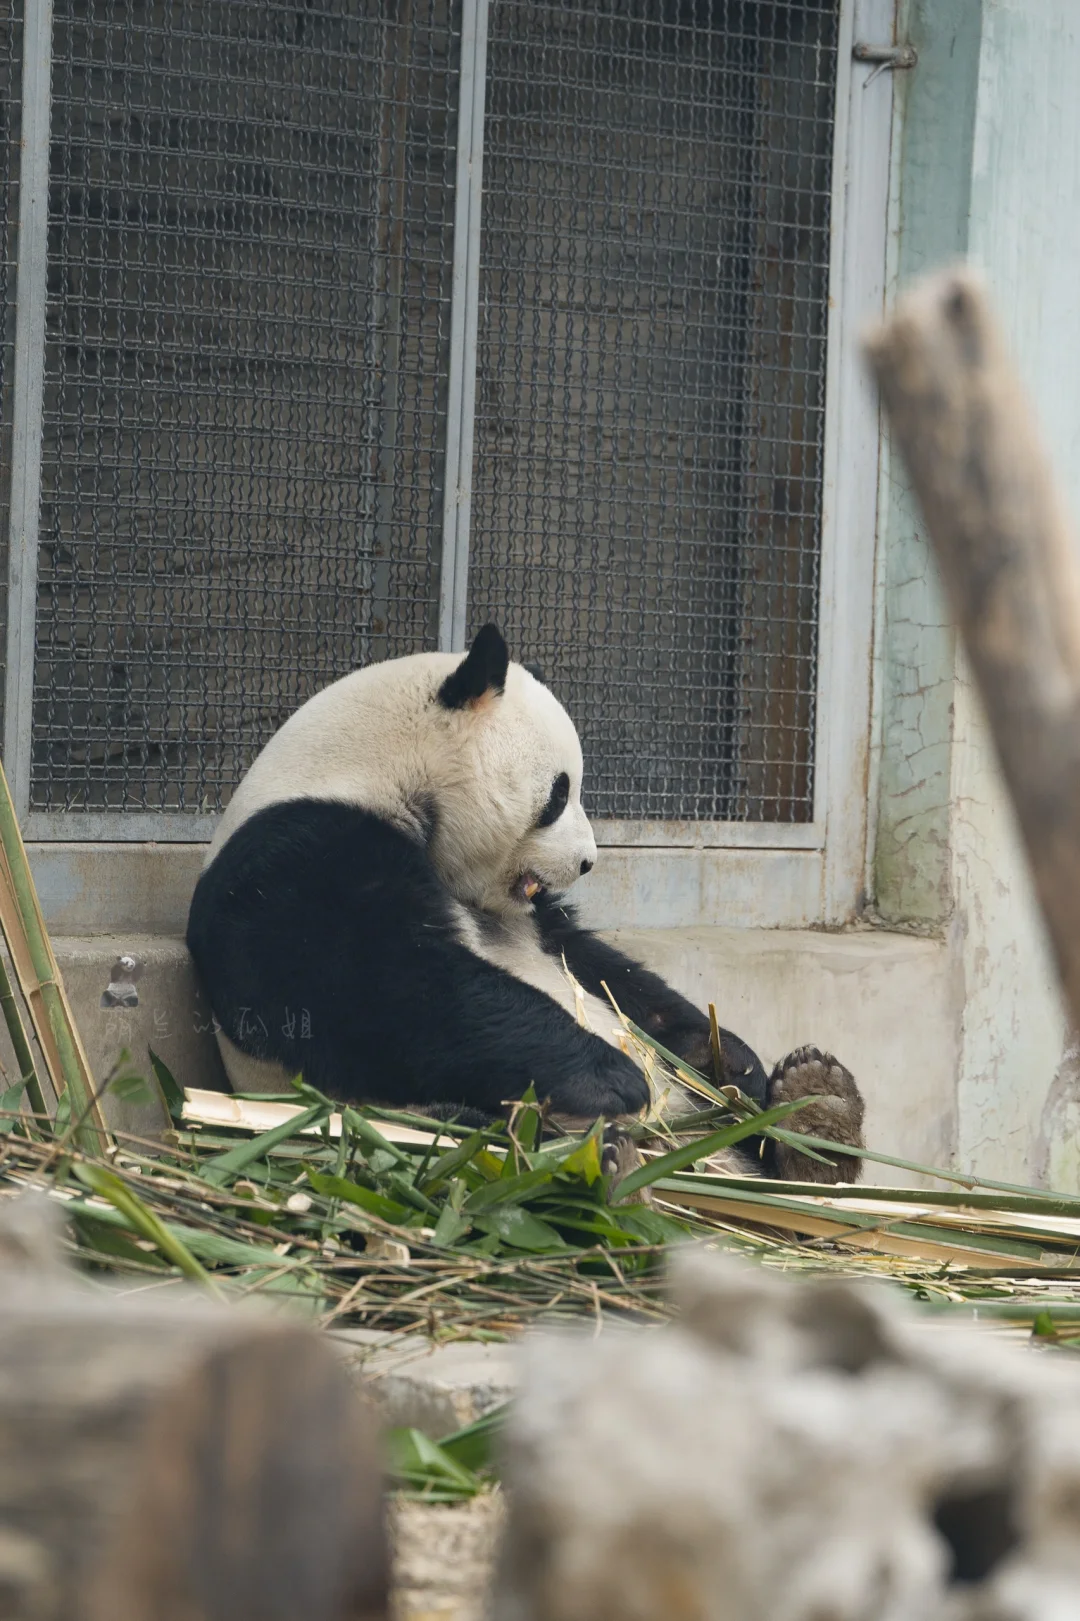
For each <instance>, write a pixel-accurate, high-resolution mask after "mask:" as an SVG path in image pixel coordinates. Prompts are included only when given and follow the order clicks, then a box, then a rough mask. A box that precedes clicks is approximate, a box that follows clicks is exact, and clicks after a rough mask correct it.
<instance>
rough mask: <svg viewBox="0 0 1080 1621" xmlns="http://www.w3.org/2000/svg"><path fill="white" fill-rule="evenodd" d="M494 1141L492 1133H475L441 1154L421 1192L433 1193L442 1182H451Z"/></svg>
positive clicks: (422, 1185)
mask: <svg viewBox="0 0 1080 1621" xmlns="http://www.w3.org/2000/svg"><path fill="white" fill-rule="evenodd" d="M492 1140H493V1133H492V1132H490V1131H474V1132H472V1133H471V1134H470V1135H469V1136H468V1137H466V1138H465V1140H464V1142H461V1143H459V1144H458V1145H457V1147H456V1148H448V1149H447V1151H446V1153H445V1154H441V1155H440V1156H439V1158H438V1159H437V1160H436V1161H435V1163H434V1165H433V1166H432V1167H431V1170H430V1172H429V1174H428V1176H427V1177H426V1178H425V1180H424V1181H423V1182H422V1183H421V1184H420V1186H421V1191H422V1192H424V1193H431V1192H432V1190H433V1189H434V1188H437V1187H438V1185H439V1183H440V1182H446V1181H449V1179H450V1178H451V1177H452V1176H456V1175H457V1173H458V1171H460V1170H461V1167H462V1166H463V1165H468V1163H469V1161H470V1160H471V1159H472V1157H473V1155H474V1154H476V1153H478V1152H479V1150H480V1149H481V1148H483V1147H484V1145H485V1143H489V1142H491V1141H492Z"/></svg>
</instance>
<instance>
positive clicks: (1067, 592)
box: [867, 269, 1080, 1029]
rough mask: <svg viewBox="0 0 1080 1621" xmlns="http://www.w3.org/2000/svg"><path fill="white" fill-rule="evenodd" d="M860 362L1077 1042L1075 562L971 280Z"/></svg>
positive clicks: (901, 313)
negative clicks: (911, 498) (894, 449)
mask: <svg viewBox="0 0 1080 1621" xmlns="http://www.w3.org/2000/svg"><path fill="white" fill-rule="evenodd" d="M867 353H868V355H869V359H870V364H871V367H872V368H873V371H874V374H875V376H876V377H877V380H878V384H879V386H880V389H881V394H882V398H883V400H884V402H885V407H886V410H887V412H888V415H889V420H890V424H891V428H892V433H893V437H894V439H895V441H896V443H897V445H898V446H899V448H900V451H901V452H902V454H903V458H904V462H905V464H906V466H907V468H908V471H909V472H910V474H911V481H912V484H913V486H914V489H915V493H916V495H917V496H918V498H919V503H920V505H921V507H922V510H923V515H924V517H925V519H926V525H927V528H928V530H929V532H930V537H931V539H932V540H933V543H934V549H935V551H936V554H937V559H938V562H939V564H940V566H941V572H942V575H943V577H944V581H945V586H946V590H947V592H948V596H949V601H950V604H951V607H952V612H953V615H954V617H955V619H956V621H957V623H958V625H959V627H960V631H961V634H962V636H963V640H964V645H965V648H966V650H967V654H968V658H969V660H970V663H971V667H972V670H973V672H974V674H975V679H976V681H977V682H978V686H979V690H980V692H981V695H982V699H983V704H984V706H985V709H986V715H987V719H988V721H989V723H990V729H991V731H992V733H993V737H994V742H995V744H996V747H997V753H998V757H999V759H1000V762H1001V767H1002V771H1003V773H1004V777H1005V781H1006V783H1007V784H1008V788H1009V792H1010V795H1011V797H1012V801H1013V804H1014V806H1015V807H1016V813H1017V819H1018V821H1019V824H1020V829H1021V832H1022V834H1023V837H1024V842H1025V844H1026V846H1027V853H1028V859H1029V862H1030V866H1031V872H1032V875H1033V878H1034V881H1035V888H1036V891H1037V893H1038V896H1039V901H1040V903H1041V906H1042V911H1043V916H1044V918H1045V919H1046V923H1047V926H1048V931H1049V934H1050V938H1051V942H1052V944H1053V948H1054V952H1055V955H1056V958H1057V965H1058V970H1059V973H1060V976H1061V980H1062V984H1063V987H1064V991H1065V995H1066V998H1067V1001H1068V1004H1069V1008H1070V1011H1071V1014H1072V1021H1073V1026H1074V1028H1078V1029H1080V552H1078V550H1077V547H1076V542H1075V539H1074V536H1073V534H1072V531H1071V526H1070V524H1069V522H1068V519H1067V517H1066V513H1065V507H1064V503H1063V501H1062V499H1061V497H1060V494H1059V491H1058V487H1057V484H1056V481H1055V480H1054V478H1053V476H1052V474H1051V471H1050V468H1049V466H1048V463H1047V460H1046V458H1045V456H1044V454H1043V450H1042V447H1041V445H1040V443H1039V436H1038V433H1037V431H1036V428H1035V425H1034V419H1033V415H1032V412H1031V410H1030V408H1029V406H1028V404H1027V401H1026V399H1025V396H1024V390H1023V388H1022V386H1021V384H1020V382H1019V379H1018V377H1017V376H1016V373H1015V371H1014V369H1013V367H1012V364H1011V363H1010V361H1009V359H1008V358H1007V356H1006V354H1005V350H1004V346H1003V343H1002V340H1001V337H1000V334H999V331H998V326H997V323H996V321H995V320H994V318H993V316H992V314H991V312H990V307H989V303H988V300H987V297H986V294H985V292H984V291H983V288H982V285H981V282H980V281H979V279H978V278H977V277H976V276H974V275H973V274H972V273H971V272H970V271H968V270H966V269H963V270H951V271H948V272H945V273H943V274H938V275H935V276H932V277H928V278H927V279H926V280H925V281H924V282H922V283H921V284H920V285H918V286H917V287H916V288H914V289H913V290H912V291H911V292H910V293H908V294H906V295H905V296H904V297H903V298H901V299H900V300H898V302H897V305H896V309H895V311H894V313H893V315H892V317H891V318H890V319H889V320H888V321H887V322H886V323H885V324H884V326H882V327H881V328H880V329H879V330H878V331H877V332H876V333H874V334H873V335H872V336H871V337H870V338H869V340H868V342H867Z"/></svg>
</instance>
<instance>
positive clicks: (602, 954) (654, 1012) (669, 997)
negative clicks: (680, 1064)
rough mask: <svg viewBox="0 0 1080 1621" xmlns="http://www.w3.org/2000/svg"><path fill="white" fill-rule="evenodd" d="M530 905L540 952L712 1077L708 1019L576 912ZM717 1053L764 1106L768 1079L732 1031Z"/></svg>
mask: <svg viewBox="0 0 1080 1621" xmlns="http://www.w3.org/2000/svg"><path fill="white" fill-rule="evenodd" d="M533 905H534V908H535V912H536V921H537V927H538V929H539V932H540V942H541V944H542V946H543V948H544V950H545V951H546V952H548V953H550V955H551V956H553V957H565V959H566V966H567V967H568V968H569V970H570V972H571V973H572V974H573V976H574V978H575V979H576V980H578V981H579V982H580V984H581V985H582V987H583V988H584V989H585V990H586V991H588V992H589V994H590V995H591V996H599V997H602V998H604V999H605V1000H606V993H605V990H604V986H605V985H606V986H607V987H608V989H609V990H610V991H611V994H612V996H613V997H614V998H615V1001H616V1003H617V1004H618V1006H619V1008H620V1010H621V1011H622V1012H623V1013H625V1014H626V1017H627V1018H628V1019H631V1020H632V1021H633V1023H634V1024H636V1025H640V1027H641V1029H642V1030H644V1031H645V1032H646V1033H647V1034H648V1035H650V1036H655V1038H656V1040H657V1041H658V1042H659V1043H660V1044H661V1046H663V1047H667V1048H668V1050H669V1051H670V1052H673V1053H675V1054H676V1055H677V1056H678V1057H679V1058H683V1059H685V1060H686V1062H687V1063H688V1064H690V1065H692V1067H693V1068H694V1069H697V1070H700V1071H701V1073H702V1074H704V1075H707V1076H711V1074H712V1049H711V1043H710V1039H709V1020H708V1017H707V1015H706V1014H704V1013H702V1012H701V1010H700V1008H696V1007H695V1006H694V1004H693V1003H692V1002H689V1001H687V999H686V997H685V996H680V995H679V992H678V991H675V990H672V988H671V986H670V985H668V984H666V983H665V982H664V980H662V979H661V978H660V976H659V974H654V973H653V972H652V971H651V970H650V969H648V968H644V967H642V965H641V964H640V963H638V962H634V960H633V959H632V958H631V957H627V956H625V955H624V953H623V952H621V951H618V950H617V949H616V948H615V947H614V946H611V945H608V943H607V942H606V941H605V940H601V939H600V938H599V936H597V935H595V934H592V933H590V931H589V930H588V929H583V928H582V927H581V925H580V924H579V923H578V921H577V917H576V915H575V912H574V908H573V907H572V906H569V905H567V903H566V902H565V901H560V900H553V899H551V898H550V897H548V896H540V897H538V899H537V900H536V901H535V902H534V903H533ZM720 1052H721V1055H722V1057H723V1059H724V1064H725V1067H726V1069H727V1072H728V1073H727V1077H726V1079H727V1080H728V1081H730V1082H731V1083H732V1084H733V1085H735V1086H738V1087H740V1088H741V1090H742V1091H744V1092H745V1093H746V1094H747V1096H748V1097H751V1098H753V1099H754V1101H755V1103H760V1104H764V1102H765V1099H766V1089H767V1080H766V1075H765V1070H764V1067H763V1066H762V1063H761V1060H760V1058H759V1057H758V1056H757V1054H756V1053H755V1052H754V1051H753V1049H752V1048H750V1047H748V1046H747V1044H746V1042H745V1041H743V1040H741V1039H740V1037H739V1036H736V1035H734V1034H733V1033H732V1032H731V1031H730V1030H721V1031H720Z"/></svg>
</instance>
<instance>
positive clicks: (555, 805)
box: [536, 771, 570, 827]
mask: <svg viewBox="0 0 1080 1621" xmlns="http://www.w3.org/2000/svg"><path fill="white" fill-rule="evenodd" d="M569 798H570V778H569V777H568V776H567V775H566V772H565V771H560V772H559V775H558V776H557V777H556V778H555V781H554V782H553V783H552V785H551V792H550V794H548V802H547V804H546V805H545V806H544V808H543V810H542V811H541V812H540V820H539V821H538V822H537V824H536V825H537V827H550V826H551V824H552V822H557V821H558V820H559V817H560V816H561V815H562V813H563V811H564V810H565V809H566V801H567V800H568V799H569Z"/></svg>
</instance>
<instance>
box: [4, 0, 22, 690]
mask: <svg viewBox="0 0 1080 1621" xmlns="http://www.w3.org/2000/svg"><path fill="white" fill-rule="evenodd" d="M22 22H23V17H22V0H0V468H2V469H3V470H4V472H3V475H0V581H5V580H6V579H7V574H8V532H9V525H10V516H11V514H10V500H11V482H10V469H11V458H12V430H13V426H14V410H13V391H14V385H15V313H16V305H15V299H16V290H17V287H16V281H17V273H18V262H19V148H20V141H21V138H22V106H21V103H22V94H21V82H20V81H21V72H20V68H21V63H22ZM6 650H7V592H6V591H5V590H3V589H2V586H0V706H2V703H3V691H4V677H5V675H6V670H7V659H6Z"/></svg>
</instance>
